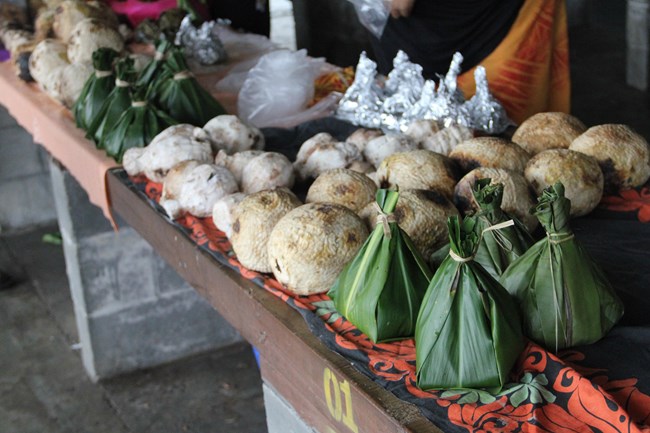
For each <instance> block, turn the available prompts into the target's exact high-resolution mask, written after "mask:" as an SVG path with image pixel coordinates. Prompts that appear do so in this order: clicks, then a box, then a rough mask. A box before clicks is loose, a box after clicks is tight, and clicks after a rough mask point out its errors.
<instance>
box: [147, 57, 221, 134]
mask: <svg viewBox="0 0 650 433" xmlns="http://www.w3.org/2000/svg"><path fill="white" fill-rule="evenodd" d="M153 91H154V93H155V98H156V102H157V104H158V106H159V107H160V108H162V109H163V110H164V111H165V112H167V113H168V114H169V115H170V116H171V117H173V118H174V119H176V120H178V121H179V122H181V123H189V124H191V125H201V126H202V125H205V124H206V123H207V122H208V121H209V120H210V119H212V118H214V117H217V116H219V115H221V114H226V110H224V108H223V107H222V106H221V104H220V103H219V102H218V101H217V100H216V99H214V97H213V96H212V95H211V94H210V93H208V91H207V90H205V89H204V88H203V87H201V85H200V84H199V82H198V81H197V80H196V78H194V76H193V75H192V73H191V72H190V70H189V68H188V66H187V63H186V61H185V56H184V55H183V53H182V51H180V49H178V48H172V49H171V50H170V51H169V52H168V53H167V60H166V61H165V64H164V65H163V73H162V74H161V76H160V78H158V80H156V84H155V86H154V89H153Z"/></svg>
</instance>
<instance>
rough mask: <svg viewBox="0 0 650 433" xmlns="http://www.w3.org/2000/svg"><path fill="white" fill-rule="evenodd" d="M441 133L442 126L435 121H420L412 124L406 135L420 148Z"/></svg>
mask: <svg viewBox="0 0 650 433" xmlns="http://www.w3.org/2000/svg"><path fill="white" fill-rule="evenodd" d="M438 131H440V124H439V123H438V121H437V120H433V119H419V120H415V121H413V122H411V124H410V125H409V126H408V127H407V128H406V131H405V132H404V135H406V136H408V137H410V138H411V139H412V140H413V141H414V142H415V143H416V144H417V145H418V146H419V147H422V145H423V144H424V142H425V141H426V140H427V139H429V138H430V137H432V136H433V135H435V134H436V133H437V132H438Z"/></svg>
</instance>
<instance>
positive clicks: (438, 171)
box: [377, 149, 456, 198]
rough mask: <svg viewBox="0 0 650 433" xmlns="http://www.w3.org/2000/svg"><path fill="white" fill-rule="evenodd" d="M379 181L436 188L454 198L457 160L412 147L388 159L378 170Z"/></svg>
mask: <svg viewBox="0 0 650 433" xmlns="http://www.w3.org/2000/svg"><path fill="white" fill-rule="evenodd" d="M377 181H378V182H379V185H380V187H381V188H395V187H397V188H399V190H403V189H432V190H436V191H440V192H441V193H443V194H445V195H446V196H447V197H448V198H451V197H452V196H453V194H454V185H455V184H456V170H455V167H454V163H453V161H452V160H450V159H449V158H447V157H446V156H444V155H440V154H439V153H435V152H431V151H430V150H424V149H421V150H412V151H410V152H401V153H396V154H394V155H391V156H389V157H388V158H386V159H385V160H384V161H383V162H382V163H381V165H380V166H379V168H378V169H377Z"/></svg>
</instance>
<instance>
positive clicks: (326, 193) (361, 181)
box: [305, 168, 377, 212]
mask: <svg viewBox="0 0 650 433" xmlns="http://www.w3.org/2000/svg"><path fill="white" fill-rule="evenodd" d="M376 193H377V186H376V185H375V183H374V182H373V181H372V180H371V179H370V178H369V177H368V176H366V175H365V174H363V173H358V172H356V171H353V170H348V169H345V168H338V169H335V170H328V171H326V172H324V173H322V174H321V175H320V176H318V177H317V178H316V180H315V181H314V183H312V184H311V186H310V187H309V191H307V199H306V200H305V201H306V202H307V203H335V204H340V205H342V206H345V207H347V208H348V209H351V210H352V211H354V212H359V211H360V210H361V209H362V208H363V207H364V206H365V205H366V204H368V203H370V202H374V200H375V194H376Z"/></svg>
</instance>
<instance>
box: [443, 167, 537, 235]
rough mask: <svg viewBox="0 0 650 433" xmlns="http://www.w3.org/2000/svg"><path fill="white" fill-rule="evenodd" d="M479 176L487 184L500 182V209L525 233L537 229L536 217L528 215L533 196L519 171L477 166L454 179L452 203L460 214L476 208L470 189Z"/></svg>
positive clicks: (473, 210) (471, 211) (470, 211)
mask: <svg viewBox="0 0 650 433" xmlns="http://www.w3.org/2000/svg"><path fill="white" fill-rule="evenodd" d="M479 179H490V185H493V184H496V183H500V184H502V185H503V201H502V202H501V209H502V210H503V211H504V212H506V213H508V214H510V215H512V216H514V217H517V219H519V221H521V222H522V223H524V225H525V226H526V228H527V229H528V231H529V232H531V233H532V232H533V231H534V230H535V228H537V224H538V221H537V218H535V217H534V216H533V215H531V214H530V212H529V211H530V209H531V208H532V207H533V197H532V195H531V191H530V189H529V186H528V182H527V181H526V178H525V177H524V175H523V174H522V173H519V172H516V171H512V170H506V169H502V168H490V167H480V168H475V169H474V170H472V171H470V172H469V173H467V174H466V175H465V176H463V178H462V179H461V180H460V181H458V184H457V185H456V188H455V191H454V204H455V205H456V207H457V208H458V210H460V211H461V212H462V213H463V214H468V213H473V212H476V211H477V210H478V204H477V203H476V201H475V200H474V193H473V192H472V188H474V184H475V183H476V181H477V180H479Z"/></svg>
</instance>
